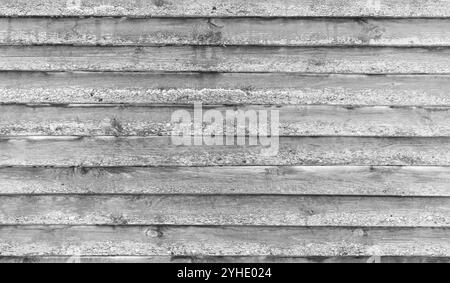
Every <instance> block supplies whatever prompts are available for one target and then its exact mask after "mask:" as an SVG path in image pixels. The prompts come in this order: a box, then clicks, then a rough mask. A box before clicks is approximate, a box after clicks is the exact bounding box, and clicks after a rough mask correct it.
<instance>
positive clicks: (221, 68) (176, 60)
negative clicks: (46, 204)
mask: <svg viewBox="0 0 450 283" xmlns="http://www.w3.org/2000/svg"><path fill="white" fill-rule="evenodd" d="M0 66H1V70H6V71H8V70H11V71H33V70H34V71H172V72H177V71H184V72H190V71H192V72H196V71H199V72H287V73H291V72H305V73H365V74H410V73H420V74H447V73H450V48H427V49H424V48H387V47H386V48H369V47H368V48H313V47H290V48H289V47H283V48H280V47H226V48H225V47H204V46H203V47H198V46H185V47H169V46H165V47H92V46H91V47H80V46H20V47H18V46H0Z"/></svg>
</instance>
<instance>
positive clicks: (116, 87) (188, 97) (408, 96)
mask: <svg viewBox="0 0 450 283" xmlns="http://www.w3.org/2000/svg"><path fill="white" fill-rule="evenodd" d="M448 89H450V76H431V75H425V76H421V75H417V76H401V75H398V76H384V75H379V76H364V75H298V74H278V73H272V74H249V73H238V74H234V73H223V74H217V73H178V74H172V73H120V72H119V73H89V72H86V73H85V72H74V73H57V72H55V73H45V72H0V103H57V104H58V103H141V104H146V103H154V104H164V103H173V104H188V103H193V102H202V103H204V104H216V105H217V104H219V105H220V104H275V105H282V104H334V105H343V104H344V105H349V104H352V105H403V106H404V105H417V106H432V105H447V106H449V105H450V96H449V95H448Z"/></svg>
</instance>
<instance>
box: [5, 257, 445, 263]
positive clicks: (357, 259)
mask: <svg viewBox="0 0 450 283" xmlns="http://www.w3.org/2000/svg"><path fill="white" fill-rule="evenodd" d="M449 262H450V258H448V257H420V256H416V257H395V256H391V257H385V256H383V257H377V256H374V257H367V256H366V257H350V256H342V257H320V256H317V257H280V256H30V257H26V256H25V257H0V263H449Z"/></svg>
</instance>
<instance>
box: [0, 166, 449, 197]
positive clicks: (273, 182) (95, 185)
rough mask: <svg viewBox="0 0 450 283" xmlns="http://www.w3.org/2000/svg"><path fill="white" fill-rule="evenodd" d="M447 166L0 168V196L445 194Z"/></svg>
mask: <svg viewBox="0 0 450 283" xmlns="http://www.w3.org/2000/svg"><path fill="white" fill-rule="evenodd" d="M449 183H450V168H448V167H364V166H356V167H352V166H342V167H339V166H336V167H334V166H331V167H327V166H315V167H166V168H136V167H122V168H99V167H97V168H30V167H12V168H8V167H5V168H0V194H22V195H31V194H155V195H157V194H192V195H194V194H203V195H209V194H212V195H220V194H227V195H240V194H244V195H265V194H271V195H360V196H436V197H438V196H443V197H444V196H445V197H449V196H450V186H449V185H448V184H449Z"/></svg>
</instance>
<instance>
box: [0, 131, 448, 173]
mask: <svg viewBox="0 0 450 283" xmlns="http://www.w3.org/2000/svg"><path fill="white" fill-rule="evenodd" d="M196 140H197V141H199V139H198V138H197V139H196ZM261 141H262V142H263V143H259V144H258V145H250V143H249V141H248V140H247V141H245V145H237V144H238V141H237V140H235V141H234V145H226V144H227V143H226V141H224V143H223V145H216V146H205V144H202V145H199V146H193V145H177V144H175V143H174V141H173V139H172V138H171V137H145V138H144V137H132V138H117V137H95V138H82V137H30V138H6V137H2V138H0V149H1V150H0V152H1V153H0V166H86V167H96V166H100V167H101V166H107V167H109V166H225V165H244V166H252V165H267V166H271V165H369V166H376V165H416V166H421V165H423V166H428V165H433V166H448V165H450V138H358V137H283V138H280V139H279V140H278V139H277V138H275V137H274V138H273V139H270V140H265V139H263V140H259V142H261ZM231 142H233V141H231ZM192 144H193V143H192ZM229 144H232V143H229ZM243 144H244V143H243ZM264 144H265V145H264ZM278 144H279V146H278Z"/></svg>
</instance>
